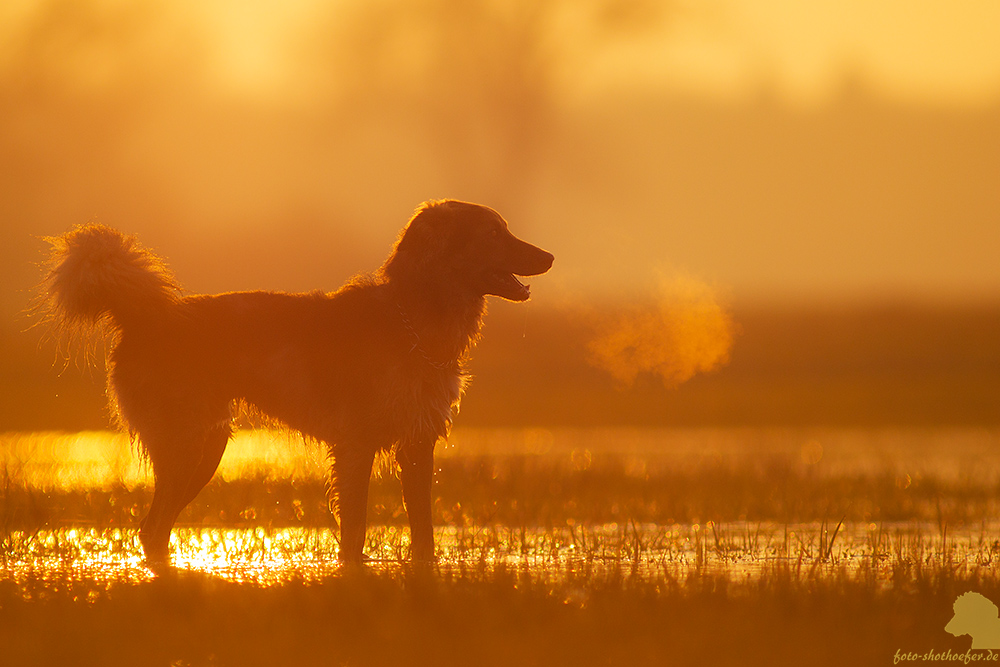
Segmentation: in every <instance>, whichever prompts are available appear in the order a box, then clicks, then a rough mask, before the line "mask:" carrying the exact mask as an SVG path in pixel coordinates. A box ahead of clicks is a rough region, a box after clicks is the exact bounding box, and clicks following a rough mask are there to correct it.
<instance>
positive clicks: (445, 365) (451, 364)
mask: <svg viewBox="0 0 1000 667" xmlns="http://www.w3.org/2000/svg"><path fill="white" fill-rule="evenodd" d="M396 310H398V311H399V317H400V319H402V320H403V328H405V329H406V332H407V333H408V334H410V337H411V338H412V339H413V345H412V346H411V347H410V352H416V353H417V354H419V355H420V356H421V357H423V359H424V361H426V362H427V363H428V364H430V365H431V366H433V367H434V368H438V369H440V370H452V369H454V368H456V367H457V366H458V361H457V360H454V359H452V360H449V361H438V360H437V359H434V358H433V357H432V356H431V355H429V354H427V350H425V349H424V346H423V345H421V344H420V335H419V334H418V333H417V330H416V329H414V328H413V324H412V323H411V322H410V318H409V317H407V315H406V311H405V310H404V309H403V304H401V303H399V302H398V301H397V302H396Z"/></svg>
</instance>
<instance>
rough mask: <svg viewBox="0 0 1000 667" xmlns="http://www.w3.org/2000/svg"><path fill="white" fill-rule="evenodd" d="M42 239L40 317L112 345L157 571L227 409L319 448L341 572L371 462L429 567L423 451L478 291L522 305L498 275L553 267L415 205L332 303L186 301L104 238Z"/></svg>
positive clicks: (459, 215) (474, 220)
mask: <svg viewBox="0 0 1000 667" xmlns="http://www.w3.org/2000/svg"><path fill="white" fill-rule="evenodd" d="M50 242H51V243H52V246H53V249H52V256H51V260H50V265H49V272H48V275H47V277H46V280H45V282H44V283H43V287H44V290H43V292H44V293H43V303H44V309H43V310H44V311H45V312H46V313H47V317H48V318H49V319H51V320H52V321H53V322H55V323H56V324H57V325H58V326H59V327H60V328H61V329H62V330H63V331H69V332H72V331H77V330H80V329H81V328H88V327H91V326H93V325H94V323H101V324H104V325H105V326H106V329H107V330H108V332H109V333H110V343H111V344H110V350H111V351H110V353H109V355H108V359H107V370H108V395H109V399H110V402H111V405H112V408H113V411H114V413H115V415H116V416H117V419H118V420H119V422H120V423H121V425H122V426H123V427H124V428H126V429H128V430H129V431H130V432H131V433H133V434H134V435H136V436H137V437H138V440H139V442H140V444H141V446H142V449H143V450H144V451H145V453H146V455H147V456H148V457H149V460H150V461H151V463H152V466H153V472H154V475H155V489H154V495H153V501H152V504H151V506H150V510H149V513H148V514H147V516H146V518H145V519H144V520H143V524H142V527H141V530H140V539H141V541H142V544H143V549H144V551H145V554H146V557H147V559H148V560H149V561H150V562H154V563H160V562H168V561H169V558H168V544H169V537H170V530H171V528H172V527H173V524H174V522H175V521H176V519H177V516H178V515H179V514H180V512H181V510H182V509H183V508H184V507H185V506H186V505H187V504H188V503H189V502H190V501H191V500H193V499H194V497H195V496H196V495H197V494H198V492H199V491H200V490H201V489H202V488H203V487H204V486H205V484H207V483H208V481H209V480H210V479H211V477H212V475H213V474H214V473H215V470H216V468H217V467H218V463H219V460H220V459H221V457H222V454H223V452H224V450H225V447H226V444H227V443H228V441H229V439H230V437H231V435H232V432H233V426H232V421H233V406H234V404H237V403H244V404H247V405H250V406H252V408H253V409H255V410H257V411H260V412H261V413H263V414H264V415H267V416H268V417H270V418H272V419H275V420H278V421H279V422H281V423H283V424H285V425H287V426H289V427H291V428H294V429H297V430H299V431H301V432H302V433H303V434H304V435H306V436H308V437H311V438H315V439H317V440H320V441H322V442H324V443H326V444H327V446H328V447H329V449H330V453H331V456H332V475H331V501H332V502H333V503H334V507H335V509H336V510H337V513H338V515H339V519H340V528H341V547H340V557H341V559H342V560H346V561H359V560H361V559H362V557H363V554H362V548H363V545H364V535H365V523H366V516H365V515H366V512H367V496H368V483H369V479H370V476H371V471H372V465H373V461H374V459H375V457H376V456H377V455H378V454H380V453H381V454H383V455H384V456H385V457H386V458H387V459H388V460H389V461H390V464H391V465H394V467H395V468H396V469H397V470H398V473H399V476H400V479H401V481H402V487H403V500H404V504H405V505H406V509H407V512H408V514H409V519H410V526H411V544H412V552H413V556H414V557H415V558H418V559H429V558H432V557H433V549H434V547H433V533H432V526H431V482H432V476H433V450H434V446H435V444H436V443H437V442H438V441H439V440H440V439H442V438H445V437H447V434H448V431H449V428H450V426H451V421H452V415H453V413H454V411H455V409H456V408H457V406H458V403H459V399H460V398H461V395H462V392H463V390H464V388H465V386H466V383H467V382H468V374H467V371H466V363H467V361H468V356H469V353H470V352H471V350H472V347H473V345H474V344H475V342H476V340H477V338H478V336H479V331H480V327H481V325H482V318H483V315H484V313H485V305H486V301H485V297H486V295H488V294H496V295H498V296H501V297H505V298H510V299H513V300H523V299H525V298H527V289H526V288H524V287H523V286H520V284H519V283H517V281H516V280H513V282H512V280H511V278H512V276H511V275H509V274H517V275H534V274H538V273H544V272H545V271H546V270H548V268H549V267H550V266H551V263H552V256H551V255H550V254H549V253H546V252H545V251H543V250H540V249H539V248H536V247H534V246H532V245H530V244H527V243H525V242H523V241H520V240H519V239H516V238H515V237H514V236H513V235H511V234H510V233H509V231H507V227H506V223H505V222H504V221H503V219H502V218H501V217H500V216H499V215H498V214H497V213H496V212H495V211H492V210H491V209H488V208H486V207H482V206H477V205H475V204H467V203H464V202H456V201H440V202H429V203H426V204H424V205H422V206H421V207H420V208H419V209H418V210H417V212H416V213H415V214H414V216H413V217H412V218H411V219H410V221H409V223H408V224H407V226H406V227H405V228H404V230H403V232H402V233H401V234H400V237H399V239H398V240H397V242H396V245H395V246H394V248H393V250H392V253H391V254H390V256H389V258H388V259H387V260H386V262H385V264H384V265H383V266H382V267H381V268H380V269H379V270H378V271H377V272H375V273H374V274H372V275H368V276H360V277H356V278H354V279H352V280H351V281H349V282H348V283H347V284H346V285H344V286H343V287H341V288H340V289H339V290H337V291H336V292H333V293H323V292H314V293H310V294H287V293H280V292H231V293H226V294H219V295H212V296H208V295H188V294H184V293H183V292H182V291H181V289H180V288H179V285H178V283H177V281H176V280H175V279H174V277H173V275H172V274H171V273H170V271H169V270H168V269H167V267H166V265H165V264H164V262H163V261H162V260H160V259H159V258H158V257H157V256H156V255H154V254H153V253H151V252H150V251H149V250H147V249H145V248H143V247H142V246H141V245H139V243H138V242H137V241H136V239H135V238H134V237H129V236H125V235H123V234H121V233H120V232H117V231H115V230H113V229H110V228H108V227H104V226H101V225H96V224H88V225H84V226H80V227H77V228H76V229H74V230H72V231H71V232H69V233H67V234H65V235H63V236H61V237H58V238H55V239H50Z"/></svg>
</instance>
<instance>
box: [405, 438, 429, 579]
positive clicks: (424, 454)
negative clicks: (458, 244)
mask: <svg viewBox="0 0 1000 667" xmlns="http://www.w3.org/2000/svg"><path fill="white" fill-rule="evenodd" d="M396 460H397V462H398V463H399V479H400V482H402V486H403V505H404V506H405V507H406V515H407V517H408V518H409V520H410V551H411V554H412V558H413V560H418V561H430V560H434V526H433V524H432V521H431V491H432V485H433V482H434V441H430V442H429V443H428V442H422V443H419V444H415V445H411V446H408V447H405V448H401V449H400V451H399V453H398V454H397V455H396Z"/></svg>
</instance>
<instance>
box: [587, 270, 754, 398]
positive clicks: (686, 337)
mask: <svg viewBox="0 0 1000 667" xmlns="http://www.w3.org/2000/svg"><path fill="white" fill-rule="evenodd" d="M734 332H735V325H734V323H733V319H732V317H731V316H730V314H729V313H728V312H727V311H726V309H725V308H724V307H723V306H722V305H721V304H720V303H719V300H718V299H717V298H716V296H715V293H714V291H713V290H712V288H710V287H709V286H708V285H706V284H705V283H703V282H701V281H699V280H696V279H694V278H691V277H687V276H682V277H677V278H674V279H672V280H663V281H661V283H660V287H659V290H658V293H657V299H656V303H655V304H654V305H652V306H647V307H645V308H640V307H635V308H632V309H631V310H630V311H629V312H627V313H625V314H624V315H622V316H621V317H619V318H618V319H617V321H613V322H609V323H607V324H606V325H605V326H603V327H601V330H600V331H599V333H598V335H597V337H596V338H595V339H594V340H592V341H591V342H590V345H589V351H590V362H591V363H592V364H593V365H594V366H596V367H598V368H601V369H603V370H605V371H607V372H608V373H610V374H611V376H612V377H614V378H615V380H617V381H618V382H619V383H621V384H622V385H623V386H628V385H631V384H632V383H634V382H635V380H636V378H637V377H638V376H639V375H640V374H642V373H654V374H656V375H659V376H660V378H661V379H662V380H663V383H664V384H665V385H666V386H668V387H675V386H677V385H679V384H681V383H683V382H686V381H687V380H689V379H691V378H692V377H693V376H694V375H695V374H696V373H704V372H707V371H711V370H713V369H715V368H718V367H720V366H723V365H725V364H726V363H727V362H728V361H729V351H730V349H731V348H732V346H733V337H734Z"/></svg>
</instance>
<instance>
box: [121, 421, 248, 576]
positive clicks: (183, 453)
mask: <svg viewBox="0 0 1000 667" xmlns="http://www.w3.org/2000/svg"><path fill="white" fill-rule="evenodd" d="M230 433H231V431H230V429H229V427H228V426H225V427H217V428H213V429H210V430H207V431H205V432H202V433H201V434H198V435H191V436H185V437H173V438H161V437H157V438H149V439H146V440H145V441H144V444H145V447H146V450H147V451H148V452H149V458H150V460H151V462H152V464H153V474H154V476H155V485H154V489H153V502H152V503H151V504H150V507H149V513H148V514H146V518H145V519H143V522H142V527H141V529H140V530H139V540H140V542H142V550H143V553H144V554H145V556H146V560H147V562H149V563H151V564H154V565H160V564H167V563H169V562H170V552H169V547H170V531H171V529H173V527H174V522H176V521H177V517H178V516H179V515H180V513H181V511H182V510H183V509H184V507H186V506H187V504H188V503H189V502H191V500H193V499H194V497H195V496H196V495H198V492H199V491H201V489H202V488H203V487H204V486H205V484H207V483H208V480H209V479H211V477H212V475H213V474H214V473H215V469H216V468H217V467H218V465H219V460H220V459H221V458H222V452H223V451H224V450H225V447H226V443H227V442H228V440H229V436H230ZM140 437H142V435H141V434H140Z"/></svg>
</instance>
